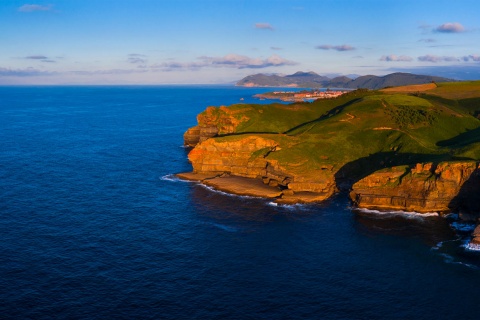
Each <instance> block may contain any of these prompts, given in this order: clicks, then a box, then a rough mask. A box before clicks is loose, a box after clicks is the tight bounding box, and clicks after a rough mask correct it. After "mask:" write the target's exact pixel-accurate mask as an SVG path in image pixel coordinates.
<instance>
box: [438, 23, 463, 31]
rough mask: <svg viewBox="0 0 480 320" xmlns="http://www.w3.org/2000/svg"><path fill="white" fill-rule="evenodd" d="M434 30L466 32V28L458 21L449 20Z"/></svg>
mask: <svg viewBox="0 0 480 320" xmlns="http://www.w3.org/2000/svg"><path fill="white" fill-rule="evenodd" d="M434 31H436V32H442V33H460V32H464V31H465V28H464V27H463V26H462V25H461V24H460V23H458V22H447V23H444V24H442V25H440V26H438V27H437V28H435V30H434Z"/></svg>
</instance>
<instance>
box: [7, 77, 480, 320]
mask: <svg viewBox="0 0 480 320" xmlns="http://www.w3.org/2000/svg"><path fill="white" fill-rule="evenodd" d="M270 90H271V89H265V88H262V89H260V88H236V87H232V86H151V87H149V86H116V87H108V86H107V87H105V86H103V87H0V318H2V319H454V318H456V319H479V318H480V309H479V305H480V255H479V254H478V253H475V252H470V251H468V250H466V249H465V243H466V241H468V232H469V231H471V230H472V227H473V225H472V224H468V223H462V222H460V221H457V220H456V216H455V215H451V216H449V217H447V218H444V217H438V216H436V215H434V214H430V215H427V216H421V215H418V214H415V213H403V212H386V213H385V212H376V211H367V210H364V211H356V210H352V208H351V207H350V203H349V202H348V200H347V197H346V195H345V194H339V195H337V196H336V197H334V198H333V199H331V200H330V201H327V202H326V203H324V204H317V205H292V206H281V205H275V204H274V203H272V202H270V201H268V200H264V199H259V198H250V197H238V196H232V195H228V194H225V193H221V192H215V191H213V190H211V189H207V188H205V187H203V186H201V185H198V184H195V183H191V182H184V181H180V180H178V179H176V178H175V177H174V175H173V174H174V173H178V172H185V171H190V169H191V167H190V164H189V163H188V161H187V153H188V150H187V149H185V148H184V147H183V146H182V144H183V137H182V136H183V133H184V131H185V130H186V129H187V128H188V127H190V126H193V125H195V124H196V115H197V114H198V113H199V112H201V111H202V110H204V109H205V108H206V107H207V106H211V105H214V106H220V105H229V104H232V103H239V102H241V100H240V99H241V98H244V100H243V102H257V103H266V102H267V101H258V100H254V99H253V98H252V95H253V94H255V93H261V92H266V91H270Z"/></svg>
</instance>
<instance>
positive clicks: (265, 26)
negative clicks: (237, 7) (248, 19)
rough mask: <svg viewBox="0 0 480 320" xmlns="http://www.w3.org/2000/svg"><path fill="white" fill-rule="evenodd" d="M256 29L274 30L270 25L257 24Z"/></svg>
mask: <svg viewBox="0 0 480 320" xmlns="http://www.w3.org/2000/svg"><path fill="white" fill-rule="evenodd" d="M255 29H265V30H273V27H272V25H271V24H270V23H262V22H260V23H255Z"/></svg>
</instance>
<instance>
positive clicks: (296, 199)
mask: <svg viewBox="0 0 480 320" xmlns="http://www.w3.org/2000/svg"><path fill="white" fill-rule="evenodd" d="M175 176H176V177H178V178H180V179H183V180H187V181H195V182H198V183H201V184H203V185H205V186H208V187H212V188H214V189H216V190H219V191H222V192H226V193H230V194H234V195H239V196H249V197H258V198H264V199H270V200H273V201H274V202H277V203H285V204H295V203H315V202H322V201H324V200H326V199H327V198H328V197H329V194H327V193H316V192H296V193H294V192H293V191H292V190H289V189H283V190H282V189H281V188H279V187H274V186H270V185H268V184H265V183H264V182H263V181H262V180H260V179H253V178H246V177H240V176H235V175H229V174H219V173H215V172H212V173H194V172H184V173H177V174H176V175H175Z"/></svg>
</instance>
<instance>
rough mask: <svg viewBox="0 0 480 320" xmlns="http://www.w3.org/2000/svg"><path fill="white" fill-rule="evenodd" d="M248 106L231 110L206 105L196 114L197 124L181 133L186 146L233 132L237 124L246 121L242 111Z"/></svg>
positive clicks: (246, 118)
mask: <svg viewBox="0 0 480 320" xmlns="http://www.w3.org/2000/svg"><path fill="white" fill-rule="evenodd" d="M246 110H249V107H248V106H246V107H245V108H241V109H237V110H232V109H229V108H227V107H225V106H221V107H219V108H216V107H208V108H207V109H206V110H205V111H204V112H202V113H200V114H199V115H198V116H197V122H198V125H197V126H194V127H191V128H189V129H188V130H187V131H186V132H185V134H184V135H183V139H184V142H185V145H186V146H189V147H195V146H196V145H197V144H198V143H200V142H202V141H205V140H207V139H208V138H211V137H215V136H217V135H226V134H229V133H235V130H236V129H237V127H238V125H239V124H240V123H242V122H245V121H248V120H249V119H248V117H247V116H245V115H244V114H243V113H244V112H245V111H246Z"/></svg>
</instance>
